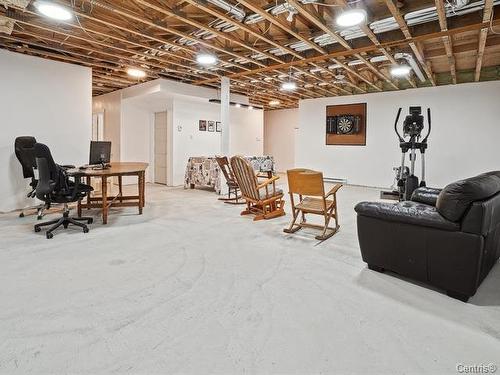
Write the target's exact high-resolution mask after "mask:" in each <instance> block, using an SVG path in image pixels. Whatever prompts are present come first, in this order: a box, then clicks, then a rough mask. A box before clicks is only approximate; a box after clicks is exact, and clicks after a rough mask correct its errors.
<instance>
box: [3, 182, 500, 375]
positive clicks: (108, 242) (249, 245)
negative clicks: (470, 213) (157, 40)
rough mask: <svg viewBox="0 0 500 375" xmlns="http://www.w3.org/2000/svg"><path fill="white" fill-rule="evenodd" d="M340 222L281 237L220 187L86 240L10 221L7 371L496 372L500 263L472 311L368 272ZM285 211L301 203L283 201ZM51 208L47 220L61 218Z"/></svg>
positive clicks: (181, 196) (160, 192)
mask: <svg viewBox="0 0 500 375" xmlns="http://www.w3.org/2000/svg"><path fill="white" fill-rule="evenodd" d="M377 197H378V191H377V190H374V189H367V188H360V187H344V188H343V189H342V190H341V191H340V193H339V202H340V220H341V230H340V232H339V233H338V234H337V235H335V236H334V237H333V238H331V239H329V240H327V241H325V242H323V243H318V241H316V240H315V239H314V235H315V234H316V233H315V232H313V231H307V232H303V233H300V234H295V235H287V234H285V233H283V232H282V229H283V228H284V227H285V226H286V224H287V223H288V221H289V220H290V218H291V216H290V215H287V216H285V217H281V218H278V219H274V220H270V221H261V222H253V221H252V220H251V218H250V217H240V216H239V211H240V210H241V206H230V205H226V204H223V203H222V202H219V201H217V199H216V195H215V194H214V193H213V192H209V191H202V190H184V189H182V188H166V187H163V186H158V185H150V186H148V187H147V206H146V208H145V211H144V214H143V215H142V216H139V215H137V214H136V210H135V209H133V208H124V209H113V210H112V213H111V216H110V220H109V224H108V225H106V226H104V225H102V224H101V221H100V219H99V213H98V212H97V211H90V212H91V214H92V215H93V216H94V217H96V221H95V223H94V224H93V225H92V226H91V230H90V233H88V234H83V233H81V232H80V231H77V230H61V231H59V232H57V233H56V235H55V237H54V238H53V239H52V240H46V239H45V236H44V235H43V233H41V234H35V233H34V232H33V230H32V225H33V224H34V223H35V221H36V220H35V218H34V217H33V216H30V217H25V218H23V219H20V218H18V217H17V214H15V213H11V214H5V215H0V301H1V306H0V373H1V374H26V373H33V374H69V373H78V374H109V373H127V374H332V373H342V374H350V373H352V374H381V373H387V374H394V373H398V374H423V373H435V374H445V373H446V374H447V373H449V374H455V373H457V372H458V371H457V366H460V365H489V364H494V365H496V366H498V365H500V288H499V286H500V266H499V265H497V266H496V267H495V268H494V269H493V270H492V272H491V273H490V275H489V276H488V278H487V279H486V280H485V281H484V283H483V285H482V286H481V288H480V289H479V291H478V293H477V295H476V296H474V297H473V298H472V299H471V300H470V303H468V304H465V303H462V302H459V301H456V300H453V299H450V298H449V297H447V296H446V295H444V294H442V293H441V292H439V291H436V290H433V289H431V288H428V287H425V286H421V285H418V284H416V283H413V282H409V281H407V280H403V279H401V278H398V277H395V276H393V275H389V274H379V273H375V272H373V271H370V270H368V269H367V268H366V266H365V264H364V263H363V262H362V260H361V256H360V252H359V246H358V241H357V236H356V226H355V219H356V218H355V215H354V211H353V207H354V205H355V204H356V203H357V202H359V201H361V200H372V199H376V198H377ZM287 208H288V209H289V207H287ZM54 216H55V214H54V215H49V216H48V217H46V219H50V218H51V217H54Z"/></svg>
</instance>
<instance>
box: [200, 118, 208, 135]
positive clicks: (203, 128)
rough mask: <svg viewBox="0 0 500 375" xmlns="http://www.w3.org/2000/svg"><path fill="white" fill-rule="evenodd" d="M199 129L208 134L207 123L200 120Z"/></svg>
mask: <svg viewBox="0 0 500 375" xmlns="http://www.w3.org/2000/svg"><path fill="white" fill-rule="evenodd" d="M199 127H200V132H206V131H207V121H206V120H200V122H199Z"/></svg>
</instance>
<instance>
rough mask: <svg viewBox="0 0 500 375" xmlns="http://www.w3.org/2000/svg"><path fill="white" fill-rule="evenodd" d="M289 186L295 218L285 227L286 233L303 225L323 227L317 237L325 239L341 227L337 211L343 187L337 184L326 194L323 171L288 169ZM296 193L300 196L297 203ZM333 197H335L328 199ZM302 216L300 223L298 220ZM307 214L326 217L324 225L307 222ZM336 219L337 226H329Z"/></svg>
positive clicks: (293, 231) (294, 230) (292, 231)
mask: <svg viewBox="0 0 500 375" xmlns="http://www.w3.org/2000/svg"><path fill="white" fill-rule="evenodd" d="M287 175H288V187H289V192H290V200H291V204H292V214H293V219H292V222H291V223H290V226H289V227H288V228H285V229H283V231H284V232H285V233H295V232H297V231H298V230H299V229H302V228H303V227H309V228H317V229H321V230H322V231H323V232H322V233H321V234H320V235H318V236H316V237H315V238H316V239H317V240H320V241H324V240H326V239H328V238H330V237H331V236H333V235H334V234H335V233H336V232H337V231H338V230H339V228H340V225H339V223H338V213H337V191H338V190H339V189H340V188H341V187H342V185H341V184H336V185H335V186H334V187H333V188H332V189H331V190H330V191H329V192H328V193H327V194H326V195H325V187H324V184H323V173H321V172H316V171H312V170H310V169H291V170H289V171H287ZM294 194H297V195H298V196H299V202H298V203H297V204H296V203H295V200H294ZM329 197H332V198H333V199H327V198H329ZM299 214H300V216H301V221H300V223H298V224H296V221H297V219H298V217H299ZM306 214H314V215H321V216H323V217H324V218H325V224H324V225H316V224H309V223H307V222H306V217H305V215H306ZM332 218H333V219H334V220H335V227H329V226H328V225H329V224H330V220H331V219H332Z"/></svg>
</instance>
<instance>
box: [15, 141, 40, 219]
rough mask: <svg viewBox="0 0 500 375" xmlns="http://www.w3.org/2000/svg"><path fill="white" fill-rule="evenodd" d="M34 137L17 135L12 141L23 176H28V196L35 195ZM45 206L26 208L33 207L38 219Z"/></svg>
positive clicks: (32, 196)
mask: <svg viewBox="0 0 500 375" xmlns="http://www.w3.org/2000/svg"><path fill="white" fill-rule="evenodd" d="M35 143H36V139H35V137H29V136H23V137H17V138H16V139H15V141H14V151H15V153H16V157H17V159H18V160H19V162H20V163H21V167H22V168H23V177H24V178H30V179H31V181H30V188H31V190H30V192H29V193H28V194H27V195H26V196H27V197H28V198H34V197H35V189H36V184H37V182H38V180H37V179H36V177H35V169H36V161H35V149H34V147H35ZM45 208H48V207H46V205H45V204H40V205H37V206H33V207H29V208H28V209H35V210H36V211H37V218H38V220H40V219H41V218H42V217H43V211H44V209H45ZM24 215H25V214H24V210H23V211H21V213H20V214H19V217H24Z"/></svg>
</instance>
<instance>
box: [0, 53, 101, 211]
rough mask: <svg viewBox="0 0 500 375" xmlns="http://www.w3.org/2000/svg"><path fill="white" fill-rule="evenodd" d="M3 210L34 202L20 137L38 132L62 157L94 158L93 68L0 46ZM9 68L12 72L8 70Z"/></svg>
mask: <svg viewBox="0 0 500 375" xmlns="http://www.w3.org/2000/svg"><path fill="white" fill-rule="evenodd" d="M0 71H1V72H3V74H2V78H1V81H0V113H1V114H2V115H1V119H2V120H1V122H2V131H1V132H0V197H2V199H1V201H0V202H1V203H0V211H2V212H4V211H9V210H13V209H16V208H22V207H25V206H28V205H32V204H34V203H35V202H34V201H33V200H29V199H26V198H25V196H26V193H27V186H28V181H27V180H24V179H23V175H22V170H21V165H20V164H19V162H18V160H17V159H16V157H15V154H14V139H15V138H16V137H17V136H21V135H32V136H34V137H36V139H37V141H38V142H41V143H45V144H47V145H48V146H49V147H50V149H51V151H52V154H53V157H54V159H55V161H56V162H57V163H61V164H76V165H78V164H83V163H86V162H88V157H89V142H90V139H91V131H92V127H91V125H92V72H91V70H90V69H89V68H84V67H81V66H77V65H71V64H66V63H61V62H55V61H50V60H45V59H41V58H37V57H31V56H26V55H22V54H17V53H12V52H8V51H5V50H0ZM7 72H8V73H7Z"/></svg>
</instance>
